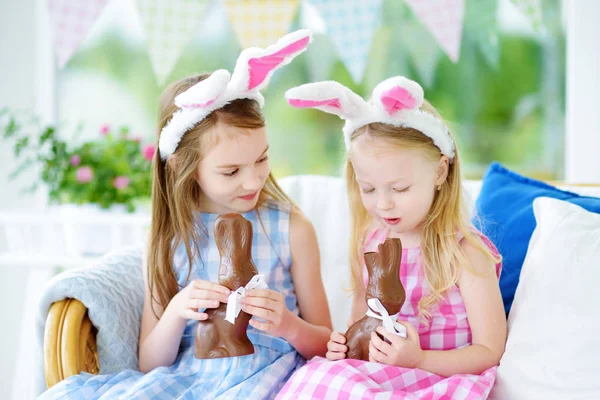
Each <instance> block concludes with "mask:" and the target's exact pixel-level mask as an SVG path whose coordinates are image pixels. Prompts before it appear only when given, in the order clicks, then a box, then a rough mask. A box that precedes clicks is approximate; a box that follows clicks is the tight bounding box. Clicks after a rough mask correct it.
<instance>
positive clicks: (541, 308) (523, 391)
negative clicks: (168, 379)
mask: <svg viewBox="0 0 600 400" xmlns="http://www.w3.org/2000/svg"><path fill="white" fill-rule="evenodd" d="M533 209H534V213H535V219H536V221H537V227H536V228H535V231H534V233H533V236H532V237H531V241H530V242H529V248H528V251H527V256H526V258H525V262H524V264H523V269H522V271H521V277H520V281H519V286H518V287H517V291H516V293H515V300H514V303H513V306H512V309H511V311H510V315H509V318H508V332H509V333H508V340H507V343H506V352H505V353H504V356H503V357H502V359H501V360H500V366H499V368H498V375H497V380H496V385H495V386H494V388H493V390H492V393H491V396H490V398H493V399H495V400H505V399H510V400H519V399H527V400H529V399H545V400H548V399H561V400H562V399H569V400H572V399H600V376H599V375H598V373H599V372H600V215H598V214H594V213H591V212H588V211H586V210H584V209H583V208H581V207H579V206H577V205H573V204H571V203H568V202H564V201H560V200H556V199H551V198H546V197H540V198H537V199H536V200H535V201H534V203H533Z"/></svg>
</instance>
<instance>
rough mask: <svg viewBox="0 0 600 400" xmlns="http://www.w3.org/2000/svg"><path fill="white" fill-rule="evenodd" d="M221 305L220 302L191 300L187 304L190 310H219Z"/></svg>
mask: <svg viewBox="0 0 600 400" xmlns="http://www.w3.org/2000/svg"><path fill="white" fill-rule="evenodd" d="M220 304H221V303H220V302H219V301H218V300H203V299H189V300H188V302H187V306H188V308H194V309H196V310H197V309H199V308H217V307H219V305H220Z"/></svg>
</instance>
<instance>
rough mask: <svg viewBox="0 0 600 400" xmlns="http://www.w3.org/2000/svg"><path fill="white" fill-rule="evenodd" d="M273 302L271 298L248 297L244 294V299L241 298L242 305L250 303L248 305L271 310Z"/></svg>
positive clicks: (273, 305)
mask: <svg viewBox="0 0 600 400" xmlns="http://www.w3.org/2000/svg"><path fill="white" fill-rule="evenodd" d="M275 304H276V303H275V302H274V301H272V300H271V299H267V298H264V297H249V296H246V297H244V299H243V300H242V306H244V305H250V306H254V307H260V308H265V309H267V310H273V309H274V307H275Z"/></svg>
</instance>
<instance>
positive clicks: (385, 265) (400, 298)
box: [364, 238, 406, 315]
mask: <svg viewBox="0 0 600 400" xmlns="http://www.w3.org/2000/svg"><path fill="white" fill-rule="evenodd" d="M364 257H365V264H366V266H367V270H368V272H369V283H368V285H367V290H366V296H365V297H366V300H367V301H368V299H370V298H376V299H379V300H380V301H381V303H382V304H383V306H384V307H385V309H386V310H387V311H388V313H389V314H390V315H394V314H397V313H398V312H400V308H401V307H402V304H404V300H405V299H406V293H405V291H404V287H403V286H402V283H401V282H400V261H401V260H402V243H401V242H400V239H395V238H393V239H387V240H386V241H385V242H383V243H381V244H380V245H379V246H378V252H370V253H365V256H364Z"/></svg>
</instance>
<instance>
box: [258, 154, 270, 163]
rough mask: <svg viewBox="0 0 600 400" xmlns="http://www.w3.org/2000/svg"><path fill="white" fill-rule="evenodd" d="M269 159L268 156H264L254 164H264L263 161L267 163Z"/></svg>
mask: <svg viewBox="0 0 600 400" xmlns="http://www.w3.org/2000/svg"><path fill="white" fill-rule="evenodd" d="M268 159H269V156H264V157H263V158H261V159H260V160H258V161H257V162H256V163H257V164H260V163H264V162H265V161H267V160H268Z"/></svg>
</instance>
